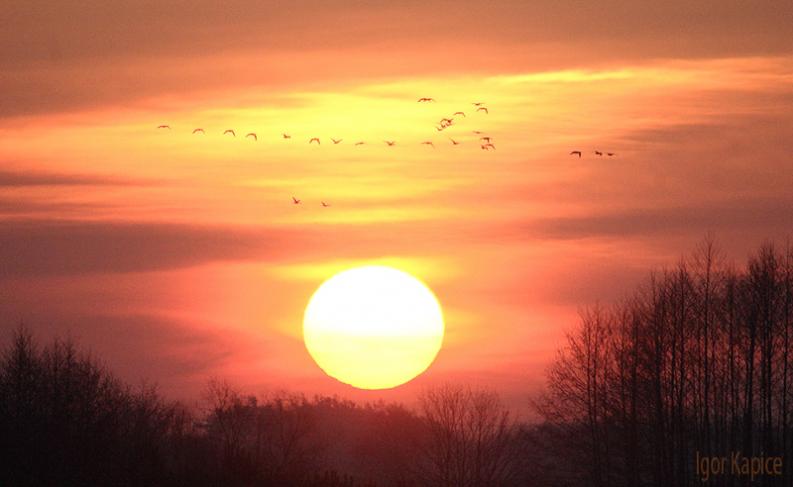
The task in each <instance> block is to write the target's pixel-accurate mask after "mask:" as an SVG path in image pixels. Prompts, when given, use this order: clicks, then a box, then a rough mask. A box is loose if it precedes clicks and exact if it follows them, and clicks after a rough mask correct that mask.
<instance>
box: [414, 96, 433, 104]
mask: <svg viewBox="0 0 793 487" xmlns="http://www.w3.org/2000/svg"><path fill="white" fill-rule="evenodd" d="M428 101H435V98H427V97H422V98H419V99H418V102H419V103H425V102H428Z"/></svg>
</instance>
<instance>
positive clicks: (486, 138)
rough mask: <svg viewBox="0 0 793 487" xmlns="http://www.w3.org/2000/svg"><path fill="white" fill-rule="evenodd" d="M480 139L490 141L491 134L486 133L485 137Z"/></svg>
mask: <svg viewBox="0 0 793 487" xmlns="http://www.w3.org/2000/svg"><path fill="white" fill-rule="evenodd" d="M479 140H484V141H485V142H487V143H490V140H491V139H490V136H489V135H485V136H484V137H479Z"/></svg>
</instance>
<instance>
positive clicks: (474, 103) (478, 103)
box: [471, 101, 485, 107]
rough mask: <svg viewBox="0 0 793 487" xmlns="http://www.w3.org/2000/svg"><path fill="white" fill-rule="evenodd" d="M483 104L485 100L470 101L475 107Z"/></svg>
mask: <svg viewBox="0 0 793 487" xmlns="http://www.w3.org/2000/svg"><path fill="white" fill-rule="evenodd" d="M484 104H485V102H483V101H475V102H473V103H471V105H473V106H475V107H481V106H482V105H484Z"/></svg>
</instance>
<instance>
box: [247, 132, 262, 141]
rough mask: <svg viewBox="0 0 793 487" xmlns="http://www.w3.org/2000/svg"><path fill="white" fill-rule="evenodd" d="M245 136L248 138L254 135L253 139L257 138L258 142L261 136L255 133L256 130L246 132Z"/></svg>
mask: <svg viewBox="0 0 793 487" xmlns="http://www.w3.org/2000/svg"><path fill="white" fill-rule="evenodd" d="M245 137H246V138H247V137H253V140H255V141H256V142H258V141H259V137H256V133H255V132H250V133H247V134H245Z"/></svg>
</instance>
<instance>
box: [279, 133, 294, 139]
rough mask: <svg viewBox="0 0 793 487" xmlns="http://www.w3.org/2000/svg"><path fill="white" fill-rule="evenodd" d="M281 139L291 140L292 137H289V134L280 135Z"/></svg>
mask: <svg viewBox="0 0 793 487" xmlns="http://www.w3.org/2000/svg"><path fill="white" fill-rule="evenodd" d="M281 137H283V138H285V139H291V138H292V136H291V135H289V134H281Z"/></svg>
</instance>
